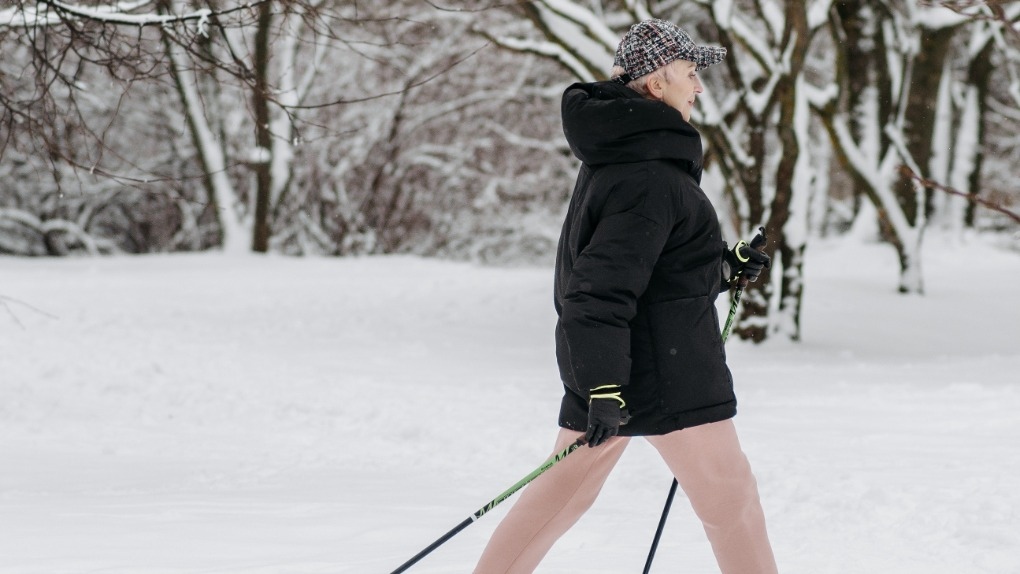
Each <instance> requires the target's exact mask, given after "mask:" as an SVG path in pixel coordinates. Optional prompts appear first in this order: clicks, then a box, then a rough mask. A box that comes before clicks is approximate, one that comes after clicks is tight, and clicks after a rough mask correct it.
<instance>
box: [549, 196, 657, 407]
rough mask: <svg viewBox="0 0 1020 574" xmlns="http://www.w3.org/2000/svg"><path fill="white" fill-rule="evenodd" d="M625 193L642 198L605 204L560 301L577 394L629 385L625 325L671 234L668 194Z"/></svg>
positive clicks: (631, 317) (633, 313)
mask: <svg viewBox="0 0 1020 574" xmlns="http://www.w3.org/2000/svg"><path fill="white" fill-rule="evenodd" d="M628 191H629V192H630V194H633V195H629V197H630V198H633V197H634V196H635V195H637V196H638V197H639V198H641V200H640V201H639V202H637V204H634V205H630V206H623V207H624V208H623V209H617V208H614V206H613V205H612V202H611V201H610V202H608V203H607V206H606V209H604V210H603V213H602V214H601V217H600V219H599V221H598V223H597V224H596V226H595V230H594V232H593V234H592V237H591V240H590V241H589V243H588V245H586V246H585V247H584V249H583V250H582V251H581V253H580V255H579V256H578V258H577V260H576V261H575V262H574V266H573V269H572V271H571V275H570V280H569V281H568V283H567V290H566V293H565V296H564V299H563V309H562V312H561V315H560V321H561V324H562V326H563V330H564V334H565V336H566V341H567V346H568V348H569V353H570V363H571V369H572V372H573V375H574V381H575V382H576V384H577V385H578V387H579V388H580V389H582V390H583V389H593V388H595V387H598V386H600V385H606V384H617V385H626V384H627V383H628V382H629V379H630V367H631V355H630V343H631V339H630V337H631V333H630V322H631V320H633V319H634V316H635V315H636V313H637V303H638V299H639V298H640V297H641V295H642V294H643V293H644V292H645V289H646V287H647V286H648V282H649V280H650V278H651V275H652V270H653V269H654V267H655V263H656V261H657V260H658V258H659V254H660V253H661V252H662V248H663V246H664V245H665V243H666V240H667V239H668V237H669V233H670V230H671V224H670V223H669V220H670V219H671V218H670V217H669V214H670V212H671V211H672V209H671V205H670V201H669V197H668V194H665V193H655V192H648V191H647V190H645V193H644V194H643V196H642V194H635V193H634V192H635V190H633V189H631V190H628Z"/></svg>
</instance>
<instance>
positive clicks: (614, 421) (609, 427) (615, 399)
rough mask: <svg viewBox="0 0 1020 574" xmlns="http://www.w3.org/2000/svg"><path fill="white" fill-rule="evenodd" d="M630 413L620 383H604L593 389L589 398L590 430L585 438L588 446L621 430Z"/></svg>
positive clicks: (595, 444) (600, 441)
mask: <svg viewBox="0 0 1020 574" xmlns="http://www.w3.org/2000/svg"><path fill="white" fill-rule="evenodd" d="M629 420H630V413H628V412H627V403H626V402H625V401H624V400H623V397H621V396H620V385H602V386H601V387H596V388H594V389H592V390H591V393H590V394H589V398H588V431H587V432H586V433H584V438H585V440H586V441H588V446H590V447H596V446H598V445H600V444H602V443H604V442H606V441H607V440H609V439H610V437H614V436H616V435H617V434H619V432H620V425H625V424H627V421H629Z"/></svg>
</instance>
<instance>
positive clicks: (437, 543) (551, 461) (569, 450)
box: [391, 436, 585, 574]
mask: <svg viewBox="0 0 1020 574" xmlns="http://www.w3.org/2000/svg"><path fill="white" fill-rule="evenodd" d="M584 444H585V440H584V437H583V436H582V437H581V438H579V439H577V440H576V441H574V442H572V443H570V445H569V446H568V447H567V448H565V449H563V450H561V451H560V452H558V453H556V454H554V455H553V456H552V458H550V459H549V460H547V461H545V462H544V463H542V466H540V467H538V468H536V469H535V470H533V471H531V474H529V475H528V476H525V477H524V478H522V479H520V480H519V481H517V483H516V484H514V485H513V486H511V487H510V488H508V489H506V490H504V491H503V492H502V493H500V495H499V496H497V497H496V498H493V499H492V500H490V501H489V502H487V503H486V504H485V506H483V507H481V508H479V509H478V510H476V511H475V512H474V514H472V515H471V516H468V517H467V518H465V519H464V521H463V522H461V523H460V524H458V525H457V526H455V527H453V529H451V530H450V531H449V532H447V533H446V534H444V535H442V536H440V537H439V539H438V540H436V541H435V542H433V543H432V544H429V545H428V547H426V548H425V549H424V550H422V551H421V552H419V553H417V554H415V555H414V556H413V557H412V558H411V559H410V560H408V561H407V562H404V563H403V564H401V565H400V567H399V568H397V569H396V570H394V571H393V572H392V573H391V574H400V573H401V572H404V571H406V570H407V569H408V568H410V567H411V566H414V564H415V563H417V562H418V561H419V560H421V559H422V558H424V557H425V556H427V555H428V554H429V553H431V552H432V551H433V550H435V549H436V548H439V547H440V546H441V545H442V544H443V543H444V542H446V541H447V540H449V539H451V538H453V537H454V536H456V535H457V533H458V532H460V531H461V530H464V529H465V528H467V527H468V526H470V525H471V523H473V522H474V521H476V520H478V519H479V518H481V517H482V515H484V514H485V513H486V512H488V511H490V510H492V509H493V508H495V507H496V506H497V505H498V504H499V503H501V502H503V501H504V500H506V499H508V498H510V497H511V496H513V494H514V493H515V492H517V491H518V490H520V489H522V488H524V486H525V485H526V484H528V483H529V482H531V481H533V480H535V479H536V478H538V476H539V475H540V474H542V473H543V472H545V471H547V470H549V469H550V468H552V466H553V465H554V464H556V463H557V462H559V461H561V460H563V459H565V458H567V455H568V454H570V453H572V452H574V451H575V450H577V449H578V448H580V447H581V446H583V445H584Z"/></svg>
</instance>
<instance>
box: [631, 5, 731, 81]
mask: <svg viewBox="0 0 1020 574" xmlns="http://www.w3.org/2000/svg"><path fill="white" fill-rule="evenodd" d="M725 57H726V48H718V47H715V46H698V45H697V44H695V43H694V40H691V37H690V36H689V35H688V34H687V32H684V31H683V30H681V29H680V28H679V27H677V25H676V24H674V23H672V22H668V21H666V20H656V19H651V20H644V21H642V22H638V23H637V24H634V25H633V26H631V27H630V30H629V31H628V32H627V35H625V36H624V37H623V40H621V41H620V45H619V46H618V47H617V48H616V60H615V61H614V62H613V65H614V66H619V67H621V68H623V70H624V72H625V74H624V76H626V77H624V76H621V77H620V81H622V82H623V83H627V82H629V81H631V80H634V79H637V78H640V77H641V76H644V75H645V74H650V73H652V72H654V71H655V70H658V69H659V68H661V67H663V66H665V65H667V64H671V63H673V62H675V61H677V60H687V61H688V62H694V63H695V65H697V69H698V70H704V69H705V68H707V67H709V66H711V65H713V64H718V63H719V62H721V61H722V60H723V58H725Z"/></svg>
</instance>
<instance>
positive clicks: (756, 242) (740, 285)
mask: <svg viewBox="0 0 1020 574" xmlns="http://www.w3.org/2000/svg"><path fill="white" fill-rule="evenodd" d="M758 232H759V233H758V235H755V236H754V239H752V240H751V249H757V250H758V251H762V250H764V249H765V243H766V241H767V240H766V238H765V228H764V227H759V228H758ZM747 282H748V281H747V277H744V276H741V277H740V279H738V280H737V291H736V293H734V294H733V301H732V302H731V303H730V313H729V315H727V316H726V324H725V325H724V326H723V330H722V342H723V343H726V339H728V338H729V336H730V330H731V329H732V328H733V318H734V317H736V316H737V306H738V305H740V295H741V293H743V292H744V287H747ZM679 484H680V483H679V482H677V479H676V478H675V477H674V478H673V484H672V485H670V487H669V494H668V495H667V496H666V504H665V505H664V506H663V507H662V515H661V516H660V517H659V526H658V528H656V529H655V536H654V537H653V538H652V547H651V548H649V549H648V558H647V559H646V560H645V569H644V570H643V571H642V574H648V573H649V572H651V570H652V560H654V559H655V551H656V550H657V549H658V548H659V539H661V538H662V530H663V529H664V528H665V527H666V517H667V516H669V509H670V507H671V506H673V497H674V496H675V495H676V487H677V486H678V485H679Z"/></svg>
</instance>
